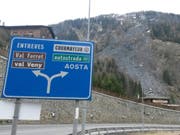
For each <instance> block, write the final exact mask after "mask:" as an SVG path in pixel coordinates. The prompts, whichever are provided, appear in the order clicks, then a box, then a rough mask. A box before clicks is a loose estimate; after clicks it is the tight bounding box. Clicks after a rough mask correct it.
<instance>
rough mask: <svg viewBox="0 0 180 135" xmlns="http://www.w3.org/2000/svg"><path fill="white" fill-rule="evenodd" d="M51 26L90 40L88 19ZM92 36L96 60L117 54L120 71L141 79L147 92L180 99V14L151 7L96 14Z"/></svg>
mask: <svg viewBox="0 0 180 135" xmlns="http://www.w3.org/2000/svg"><path fill="white" fill-rule="evenodd" d="M51 27H52V28H53V30H54V32H55V35H56V36H57V37H58V39H62V40H82V41H84V40H86V33H87V19H76V20H69V21H65V22H62V23H59V24H57V25H52V26H51ZM90 39H91V40H92V41H94V42H95V62H96V59H101V60H102V61H103V60H104V59H105V58H113V59H114V60H115V63H116V64H117V68H118V71H119V72H123V73H124V74H127V75H128V76H129V77H130V78H132V79H133V80H135V81H137V82H140V84H141V87H142V89H143V93H144V96H146V97H169V98H170V99H173V100H174V99H175V102H177V103H180V101H179V97H180V92H179V91H180V85H179V84H180V83H179V82H180V79H179V78H180V71H179V70H178V69H179V68H180V60H179V54H180V45H179V43H180V42H179V41H180V15H175V14H166V13H161V12H153V11H148V12H135V13H128V14H125V15H117V14H110V15H101V16H97V17H93V18H91V29H90ZM174 53H175V54H174ZM168 81H169V82H168Z"/></svg>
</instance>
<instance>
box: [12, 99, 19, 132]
mask: <svg viewBox="0 0 180 135" xmlns="http://www.w3.org/2000/svg"><path fill="white" fill-rule="evenodd" d="M20 103H21V102H20V99H18V98H17V99H16V101H15V109H14V116H13V121H12V129H11V135H16V131H17V122H18V119H19V110H20Z"/></svg>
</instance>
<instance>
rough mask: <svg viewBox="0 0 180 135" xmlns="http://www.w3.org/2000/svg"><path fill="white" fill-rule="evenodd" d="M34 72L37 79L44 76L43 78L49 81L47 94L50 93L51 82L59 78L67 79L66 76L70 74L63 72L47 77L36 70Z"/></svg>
mask: <svg viewBox="0 0 180 135" xmlns="http://www.w3.org/2000/svg"><path fill="white" fill-rule="evenodd" d="M32 72H33V73H34V74H35V75H36V77H38V76H42V77H44V78H46V79H47V92H46V93H47V94H49V93H50V88H51V81H52V80H53V79H54V78H57V77H62V78H63V77H65V76H66V75H67V74H68V72H64V71H61V72H60V73H58V74H55V75H53V76H51V77H49V76H48V75H46V74H44V73H41V71H40V70H34V71H32Z"/></svg>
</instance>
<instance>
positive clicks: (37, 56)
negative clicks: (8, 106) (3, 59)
mask: <svg viewBox="0 0 180 135" xmlns="http://www.w3.org/2000/svg"><path fill="white" fill-rule="evenodd" d="M92 66H93V43H92V42H79V41H63V40H50V39H36V38H23V37H14V38H13V39H12V40H11V46H10V51H9V59H8V64H7V70H6V76H5V81H4V87H3V92H2V97H4V98H31V99H32V98H35V99H70V100H90V99H91V81H92V79H91V78H92Z"/></svg>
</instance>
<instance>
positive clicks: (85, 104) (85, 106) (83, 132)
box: [81, 0, 91, 135]
mask: <svg viewBox="0 0 180 135" xmlns="http://www.w3.org/2000/svg"><path fill="white" fill-rule="evenodd" d="M88 4H89V5H88V29H87V41H89V40H90V13H91V0H89V3H88ZM87 106H88V101H83V107H82V113H83V114H82V127H81V134H82V135H85V124H86V116H87V115H86V114H87Z"/></svg>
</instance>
